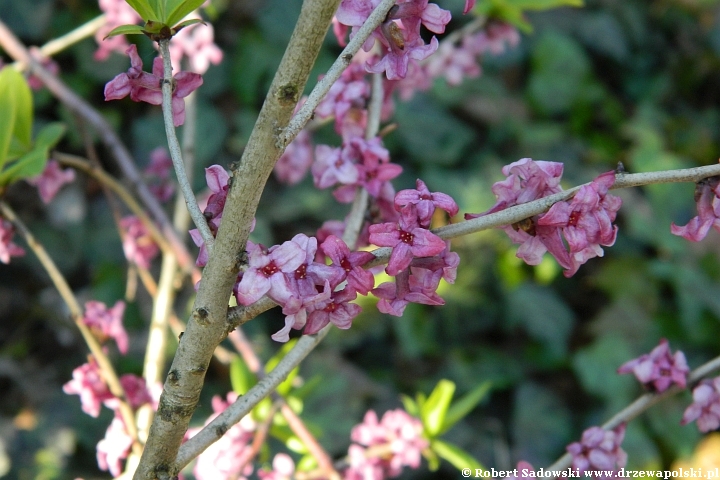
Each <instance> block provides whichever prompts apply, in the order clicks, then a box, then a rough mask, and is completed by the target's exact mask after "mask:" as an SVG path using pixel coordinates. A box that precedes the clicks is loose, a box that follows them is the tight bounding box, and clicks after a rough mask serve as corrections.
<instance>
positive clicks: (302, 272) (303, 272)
mask: <svg viewBox="0 0 720 480" xmlns="http://www.w3.org/2000/svg"><path fill="white" fill-rule="evenodd" d="M306 277H307V264H305V263H303V264H302V265H300V266H299V267H298V268H297V270H295V278H296V279H298V280H303V279H304V278H306Z"/></svg>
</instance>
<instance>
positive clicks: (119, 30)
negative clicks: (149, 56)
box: [103, 25, 144, 40]
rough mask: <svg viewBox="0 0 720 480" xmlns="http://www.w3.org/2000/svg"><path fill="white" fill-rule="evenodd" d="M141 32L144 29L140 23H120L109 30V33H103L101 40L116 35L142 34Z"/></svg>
mask: <svg viewBox="0 0 720 480" xmlns="http://www.w3.org/2000/svg"><path fill="white" fill-rule="evenodd" d="M143 33H144V29H143V27H141V26H140V25H120V26H119V27H115V28H113V29H112V30H110V33H108V34H107V35H105V37H104V38H103V40H105V39H106V38H110V37H114V36H116V35H142V34H143Z"/></svg>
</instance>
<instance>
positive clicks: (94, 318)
mask: <svg viewBox="0 0 720 480" xmlns="http://www.w3.org/2000/svg"><path fill="white" fill-rule="evenodd" d="M123 313H125V302H123V301H120V300H118V301H117V302H116V303H115V305H114V306H113V307H112V308H107V306H105V304H104V303H102V302H97V301H95V300H91V301H89V302H86V303H85V316H84V317H83V319H82V321H83V323H84V324H85V325H87V326H88V327H89V328H90V330H91V331H92V332H93V333H94V334H95V335H96V336H97V337H99V339H100V341H101V342H103V341H105V340H107V339H108V338H113V339H115V343H117V346H118V350H120V353H122V354H125V353H127V349H128V336H127V332H125V328H124V327H123V324H122V317H123Z"/></svg>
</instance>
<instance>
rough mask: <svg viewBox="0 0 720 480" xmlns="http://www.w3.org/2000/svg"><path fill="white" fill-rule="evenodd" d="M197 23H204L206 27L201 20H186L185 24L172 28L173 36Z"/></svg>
mask: <svg viewBox="0 0 720 480" xmlns="http://www.w3.org/2000/svg"><path fill="white" fill-rule="evenodd" d="M196 23H202V24H203V25H205V22H203V21H202V20H200V19H199V18H192V19H190V20H185V21H184V22H180V23H178V24H177V25H175V26H174V27H172V30H173V35H174V34H176V33H177V32H179V31H180V30H182V29H183V28H185V27H189V26H190V25H195V24H196Z"/></svg>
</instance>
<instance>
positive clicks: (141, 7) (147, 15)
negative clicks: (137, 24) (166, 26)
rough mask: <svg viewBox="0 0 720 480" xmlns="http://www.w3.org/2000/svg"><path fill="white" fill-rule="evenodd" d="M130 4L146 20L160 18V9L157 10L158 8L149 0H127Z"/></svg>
mask: <svg viewBox="0 0 720 480" xmlns="http://www.w3.org/2000/svg"><path fill="white" fill-rule="evenodd" d="M125 1H126V2H127V3H128V5H130V6H131V7H132V8H133V10H135V11H136V12H137V13H138V15H140V17H141V18H142V19H143V20H145V21H148V20H159V19H160V11H159V10H156V8H155V7H154V6H153V5H151V3H150V2H149V1H148V0H125ZM152 3H156V2H155V1H154V0H152Z"/></svg>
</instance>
